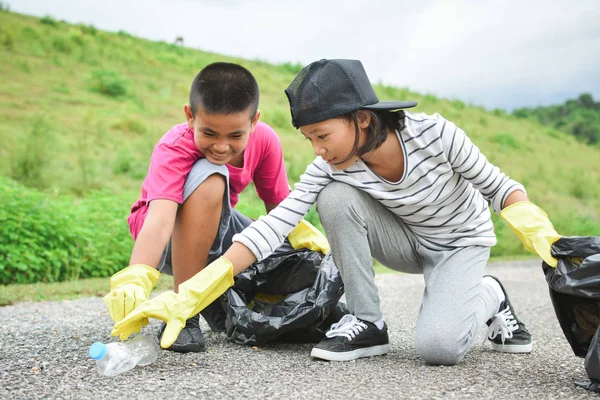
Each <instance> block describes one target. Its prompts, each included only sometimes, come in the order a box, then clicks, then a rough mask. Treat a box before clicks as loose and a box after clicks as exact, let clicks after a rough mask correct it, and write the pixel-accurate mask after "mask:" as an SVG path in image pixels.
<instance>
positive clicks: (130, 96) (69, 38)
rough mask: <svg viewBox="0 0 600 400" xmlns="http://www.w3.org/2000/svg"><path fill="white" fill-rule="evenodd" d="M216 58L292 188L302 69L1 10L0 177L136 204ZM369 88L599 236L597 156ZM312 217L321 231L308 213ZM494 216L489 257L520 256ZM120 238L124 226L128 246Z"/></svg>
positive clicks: (253, 211)
mask: <svg viewBox="0 0 600 400" xmlns="http://www.w3.org/2000/svg"><path fill="white" fill-rule="evenodd" d="M124 28H125V27H124ZM214 61H233V62H238V63H240V64H242V65H244V66H246V67H247V68H249V69H250V70H251V71H252V72H253V73H254V75H255V76H256V78H257V80H258V83H259V86H260V88H261V103H260V109H261V115H262V117H261V118H262V119H263V120H264V121H265V122H267V123H269V124H271V125H272V126H273V128H274V129H275V130H276V131H277V133H278V134H279V137H280V138H281V142H282V145H283V149H284V158H285V162H286V166H287V172H288V177H289V181H290V184H291V185H292V186H293V184H294V183H295V182H297V181H298V179H299V176H300V175H301V174H302V173H303V172H304V170H305V167H306V165H307V164H309V163H310V161H312V159H313V157H314V156H313V154H312V149H311V146H310V145H309V144H308V143H307V142H306V141H305V140H303V137H302V135H300V134H299V133H298V131H297V130H296V129H294V128H293V127H292V125H291V122H290V115H289V106H288V102H287V99H286V97H285V94H284V92H283V89H284V88H285V87H287V85H288V84H289V83H290V82H291V80H292V79H293V77H294V75H295V74H296V73H297V72H298V70H299V69H300V68H301V66H299V65H296V64H292V63H284V64H281V65H273V64H268V63H266V62H263V61H260V60H244V59H237V58H234V57H226V56H222V55H219V54H215V53H210V52H205V51H201V50H195V49H189V48H185V47H182V46H178V45H175V44H169V43H164V42H152V41H148V40H144V39H140V38H136V37H133V36H131V35H129V34H127V33H125V32H120V33H108V32H103V31H100V30H97V29H95V28H94V27H92V26H88V25H70V24H66V23H64V22H59V21H57V20H56V19H54V18H52V16H47V17H45V18H43V19H39V18H34V17H29V16H24V15H20V14H16V13H12V12H7V11H6V10H0V74H1V76H2V77H3V79H2V82H1V83H0V85H1V89H2V90H0V142H1V143H2V146H0V176H5V177H12V178H14V179H16V180H17V181H18V182H20V183H22V184H26V185H28V186H31V187H34V188H36V189H39V190H40V191H41V192H42V193H44V194H47V195H48V196H53V198H55V197H57V196H58V197H60V196H62V195H64V196H71V197H73V196H74V197H79V198H81V199H82V203H83V204H86V203H87V204H88V205H89V203H90V202H93V201H94V197H93V196H94V194H95V193H98V191H102V193H109V194H110V193H113V194H114V196H115V201H118V202H119V204H123V203H124V205H123V206H122V207H123V208H127V207H128V206H129V205H131V204H132V203H133V202H134V201H135V200H136V198H137V196H138V195H139V192H140V185H141V182H142V179H143V177H144V176H145V174H146V171H147V168H148V162H149V158H150V154H151V152H152V149H153V147H154V145H155V144H156V142H157V141H158V139H159V138H160V137H161V136H162V135H163V134H164V133H165V132H166V131H167V130H168V129H170V128H171V127H172V126H173V125H175V124H178V123H181V122H183V121H184V120H185V117H184V114H183V105H184V104H185V103H186V101H187V97H188V90H189V86H190V84H191V81H192V79H193V77H194V76H195V75H196V73H197V72H198V71H199V70H200V69H202V68H203V67H204V66H206V65H207V64H209V63H211V62H214ZM375 90H376V92H377V93H378V95H379V97H380V98H381V99H382V100H389V99H414V100H417V101H418V102H419V106H418V107H417V108H415V109H414V111H415V112H425V113H428V114H433V113H435V112H439V113H440V114H441V115H443V116H444V117H446V118H448V119H449V120H452V121H453V122H455V123H456V124H457V125H458V126H459V127H461V128H462V129H464V130H465V131H466V132H467V134H468V135H469V137H470V138H471V140H473V142H474V143H475V144H476V145H477V146H478V147H479V148H480V149H481V150H482V151H483V153H484V154H485V155H486V156H487V158H488V159H489V160H490V161H492V162H493V163H495V164H496V165H498V166H500V167H501V169H502V170H503V171H504V172H505V173H506V174H507V175H509V176H510V177H512V178H515V179H516V180H518V181H520V182H521V183H523V184H524V185H525V187H526V188H527V190H528V193H529V197H530V198H531V199H532V201H534V202H535V203H537V204H538V205H539V206H540V207H541V208H542V209H544V210H545V211H546V212H547V213H548V214H549V216H550V218H551V220H552V222H553V223H554V225H555V227H556V229H557V231H558V232H559V233H561V234H564V235H568V236H571V235H593V234H598V232H600V163H598V162H597V160H598V159H599V158H600V149H598V148H597V147H592V146H586V145H584V144H582V143H580V142H578V141H577V140H576V139H575V138H574V137H572V136H570V135H567V134H564V133H562V132H559V131H557V130H554V129H550V128H548V127H545V126H542V125H540V124H539V123H537V122H535V121H533V120H528V119H519V118H516V117H514V116H510V115H509V114H507V113H506V112H503V111H502V110H493V111H488V110H485V109H484V108H483V107H479V106H474V105H469V104H466V103H465V102H464V101H461V100H460V99H441V98H437V97H435V96H432V95H428V94H419V93H415V92H412V91H410V89H408V88H397V87H390V86H385V85H376V87H375ZM1 205H2V204H1V203H0V206H1ZM74 207H78V205H77V204H75V205H74ZM237 208H238V209H239V210H240V211H241V212H243V213H245V214H247V215H248V216H250V217H252V218H256V217H258V216H260V215H262V214H264V206H263V204H262V203H261V201H260V200H259V199H258V197H257V195H256V193H255V191H254V189H253V187H252V186H250V187H249V188H248V189H247V190H246V191H244V193H242V195H241V196H240V202H239V203H238V207H237ZM125 218H126V215H123V220H124V219H125ZM307 219H308V220H309V221H311V222H312V223H313V224H315V225H316V226H317V227H320V224H319V220H318V216H317V215H316V212H315V211H314V209H313V210H312V211H311V212H310V214H309V216H308V218H307ZM493 219H494V223H495V225H496V233H497V236H498V245H497V246H496V247H494V248H493V250H492V256H494V257H508V256H523V255H524V254H526V251H525V250H524V249H523V246H522V245H521V244H520V242H519V241H518V240H517V239H516V237H515V236H514V234H513V233H512V231H510V228H509V227H508V226H507V225H506V224H505V223H504V222H503V221H501V220H500V219H499V218H498V217H497V216H495V215H494V217H493ZM97 228H98V229H102V227H101V226H98V227H97ZM90 229H96V227H95V226H94V227H90ZM126 229H127V227H126V224H123V227H122V230H123V231H122V232H121V233H122V235H123V237H126V236H127V235H128V233H127V231H126ZM0 240H1V238H0ZM124 257H125V258H127V255H124ZM92 262H93V260H92ZM2 290H3V291H5V290H7V289H6V288H2ZM54 290H57V291H58V289H54ZM82 290H83V289H82Z"/></svg>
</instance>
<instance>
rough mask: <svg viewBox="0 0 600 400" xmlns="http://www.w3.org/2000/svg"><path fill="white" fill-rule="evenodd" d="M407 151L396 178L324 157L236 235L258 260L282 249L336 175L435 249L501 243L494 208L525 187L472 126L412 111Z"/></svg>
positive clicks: (402, 135)
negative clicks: (474, 137)
mask: <svg viewBox="0 0 600 400" xmlns="http://www.w3.org/2000/svg"><path fill="white" fill-rule="evenodd" d="M396 135H397V136H398V139H399V141H400V144H401V145H402V150H403V153H404V175H403V176H402V178H401V179H400V181H398V182H389V181H387V180H385V179H382V178H381V177H379V176H378V175H376V174H375V173H373V172H372V171H371V170H370V169H369V168H368V167H367V166H366V165H365V163H364V162H362V160H360V159H359V160H358V161H357V162H356V163H354V164H353V165H352V166H350V167H348V168H346V169H345V170H343V171H338V170H336V169H335V168H333V167H332V166H330V165H329V164H327V162H326V161H324V160H323V159H322V158H321V157H317V158H316V159H315V160H314V161H313V162H312V163H311V164H310V165H309V166H308V167H307V169H306V171H305V173H304V174H303V175H302V176H301V177H300V182H298V183H297V184H296V185H295V189H294V190H293V191H292V193H290V195H289V196H288V197H287V198H286V199H285V200H284V201H283V202H282V203H280V205H279V206H278V207H277V208H275V209H274V210H272V211H271V212H270V213H269V214H268V215H267V216H263V217H260V218H259V219H258V220H256V221H255V222H254V223H252V224H251V225H250V226H249V227H248V228H246V229H245V230H244V231H243V232H242V233H240V234H238V235H235V236H234V238H233V240H234V241H237V242H241V243H243V244H244V245H246V247H248V248H249V249H250V250H251V251H252V253H254V255H255V256H256V258H257V259H258V260H262V259H263V258H265V257H267V256H269V255H270V254H271V253H272V252H273V250H274V249H276V248H277V247H279V245H280V244H281V243H282V242H283V240H284V239H285V238H286V237H287V235H288V234H289V233H290V232H291V230H292V229H293V228H294V227H295V226H296V225H297V224H298V223H299V222H300V220H301V219H302V218H303V217H304V216H305V215H306V213H307V212H308V211H309V210H310V208H311V207H312V205H313V204H315V202H316V201H317V196H318V194H319V192H320V191H321V190H322V189H323V188H324V187H325V186H326V185H327V184H328V183H329V182H331V181H333V180H335V181H340V182H344V183H346V184H348V185H351V186H354V187H356V188H358V189H360V190H363V191H365V192H367V193H368V194H369V195H370V196H371V197H373V198H374V199H376V200H377V201H379V202H380V203H381V204H383V205H384V206H385V207H386V208H387V209H388V210H390V211H391V212H393V213H394V214H396V215H397V216H398V217H400V218H401V220H402V221H403V222H404V223H405V224H406V225H407V226H408V227H409V228H410V229H411V230H412V232H414V234H415V235H416V236H417V238H418V240H419V242H420V243H421V244H422V245H423V246H425V247H426V248H429V249H434V250H435V249H439V250H444V249H449V248H455V247H464V246H474V245H477V246H487V247H491V246H493V245H495V244H496V235H495V234H494V227H493V224H492V220H491V214H490V210H489V206H490V204H491V206H492V208H493V209H494V211H495V212H497V213H499V212H500V210H501V209H502V205H503V204H504V201H505V200H506V198H507V197H508V195H509V194H510V193H512V192H513V191H515V190H522V191H523V192H525V189H524V188H523V186H522V185H521V184H519V183H518V182H516V181H514V180H512V179H510V178H508V177H507V176H506V175H505V174H503V173H502V172H501V171H500V170H499V168H498V167H496V166H494V165H493V164H491V163H490V162H489V161H488V160H487V159H486V157H485V156H484V155H483V154H482V153H481V152H480V151H479V148H478V147H477V146H475V145H474V144H473V143H472V142H471V140H470V139H469V138H468V137H467V135H466V134H465V132H464V131H463V130H462V129H460V128H458V127H457V126H456V125H455V124H454V123H452V122H450V121H448V120H446V119H444V118H443V117H442V116H440V115H439V114H435V115H426V114H410V113H406V127H405V129H403V130H402V131H401V132H396Z"/></svg>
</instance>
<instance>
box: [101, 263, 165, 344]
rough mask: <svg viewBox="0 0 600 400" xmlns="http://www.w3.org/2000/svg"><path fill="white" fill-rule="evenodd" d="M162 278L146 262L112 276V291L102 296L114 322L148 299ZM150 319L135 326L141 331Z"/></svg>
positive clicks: (137, 330) (136, 331) (131, 266)
mask: <svg viewBox="0 0 600 400" xmlns="http://www.w3.org/2000/svg"><path fill="white" fill-rule="evenodd" d="M158 278H160V272H158V271H157V270H156V269H154V268H151V267H149V266H147V265H144V264H134V265H130V266H129V267H127V268H125V269H123V270H121V271H119V272H117V273H116V274H114V275H113V276H112V277H111V278H110V289H111V291H110V292H109V293H108V294H107V295H106V296H104V297H103V298H102V300H104V304H105V305H106V308H107V309H108V313H109V314H110V317H111V318H112V320H113V321H114V322H119V321H120V320H122V319H123V318H125V316H126V315H127V314H129V313H130V312H131V311H133V310H134V309H135V308H136V307H137V306H139V305H140V304H142V303H143V302H144V301H146V300H148V297H149V296H150V292H151V291H152V289H154V286H155V285H156V282H158ZM147 324H148V320H147V319H146V320H145V321H140V324H139V326H137V327H136V328H135V333H139V332H140V330H141V329H142V327H143V326H144V325H147Z"/></svg>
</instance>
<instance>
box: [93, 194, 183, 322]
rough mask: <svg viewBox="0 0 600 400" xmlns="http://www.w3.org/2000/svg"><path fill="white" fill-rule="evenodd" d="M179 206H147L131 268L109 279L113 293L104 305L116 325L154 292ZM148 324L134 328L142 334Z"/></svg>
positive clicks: (164, 203)
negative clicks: (160, 264)
mask: <svg viewBox="0 0 600 400" xmlns="http://www.w3.org/2000/svg"><path fill="white" fill-rule="evenodd" d="M177 206H178V204H177V203H176V202H174V201H171V200H153V201H151V202H150V204H149V206H148V214H147V216H146V219H145V220H144V225H143V226H142V229H141V230H140V233H139V234H138V237H137V239H136V241H135V244H134V246H133V250H132V254H131V258H130V262H129V267H127V268H125V269H123V270H121V271H119V272H117V273H116V274H114V275H113V276H112V277H111V278H110V288H111V291H110V292H109V293H108V294H107V295H106V296H104V298H103V300H104V304H105V305H106V308H107V309H108V312H109V314H110V316H111V318H112V319H113V321H114V322H119V321H120V320H122V319H123V318H124V317H125V316H126V315H127V314H129V313H130V312H131V311H133V310H134V309H135V308H136V307H138V306H139V305H140V304H141V303H143V302H144V301H146V300H147V299H148V297H149V296H150V292H151V291H152V289H154V286H155V285H156V282H157V281H158V278H159V277H160V273H159V272H158V271H157V268H158V263H159V262H160V259H161V257H162V252H163V250H164V249H165V247H166V245H167V243H168V241H169V238H170V236H171V233H172V231H173V225H174V223H175V215H176V214H177ZM145 324H147V320H142V321H140V322H139V323H138V324H136V325H135V326H134V331H135V332H139V330H140V329H141V328H142V326H143V325H145Z"/></svg>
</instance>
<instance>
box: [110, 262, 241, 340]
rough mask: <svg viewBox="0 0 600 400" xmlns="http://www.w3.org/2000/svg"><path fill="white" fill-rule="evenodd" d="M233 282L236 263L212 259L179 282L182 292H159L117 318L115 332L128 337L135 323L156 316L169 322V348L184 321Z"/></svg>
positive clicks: (167, 336)
mask: <svg viewBox="0 0 600 400" xmlns="http://www.w3.org/2000/svg"><path fill="white" fill-rule="evenodd" d="M231 286H233V265H232V264H231V263H230V262H229V260H227V259H226V258H225V257H220V258H219V259H217V260H215V261H213V262H212V263H210V264H209V265H207V266H206V268H204V269H203V270H202V271H200V272H198V273H197V274H196V275H194V276H192V277H191V278H190V279H188V280H187V281H185V282H183V283H182V284H181V285H179V293H175V292H172V291H168V292H164V293H161V294H159V295H158V296H156V297H155V298H153V299H150V300H148V301H145V302H144V303H143V304H142V305H140V306H139V307H137V308H136V309H135V310H134V311H132V312H131V313H130V314H129V315H127V316H126V317H125V318H123V319H122V320H121V321H119V322H117V323H116V324H115V326H114V328H113V330H112V332H111V335H112V336H120V337H121V340H124V339H127V338H128V337H129V335H131V334H132V333H134V332H135V329H136V327H137V326H138V325H139V324H140V321H143V320H145V319H148V318H157V319H160V320H163V321H165V322H166V323H167V326H166V327H165V330H164V332H163V335H162V339H161V341H160V345H161V347H163V348H165V349H166V348H167V347H169V346H171V345H172V344H173V342H175V340H177V336H179V332H181V330H182V329H183V327H184V326H185V322H186V321H187V320H188V319H189V318H191V317H193V316H194V315H196V314H198V313H199V312H200V311H202V310H203V309H204V308H205V307H206V306H208V305H209V304H210V303H212V302H213V301H215V300H216V299H217V298H218V297H219V296H220V295H222V294H223V293H225V291H226V290H227V289H228V288H230V287H231Z"/></svg>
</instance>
